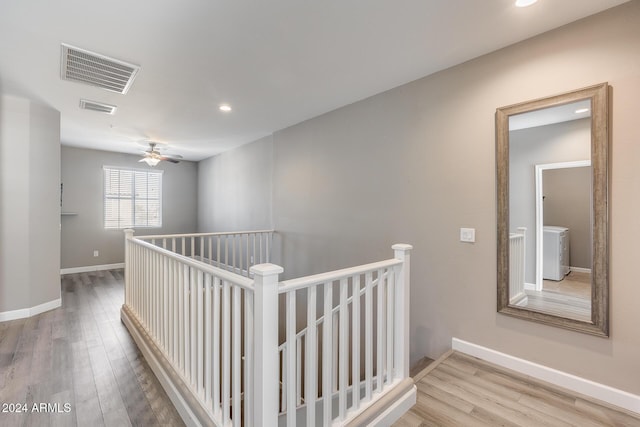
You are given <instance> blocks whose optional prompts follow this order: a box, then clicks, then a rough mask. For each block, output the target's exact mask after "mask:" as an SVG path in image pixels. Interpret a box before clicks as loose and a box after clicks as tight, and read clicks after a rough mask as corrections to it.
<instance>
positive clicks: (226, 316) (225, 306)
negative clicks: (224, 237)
mask: <svg viewBox="0 0 640 427" xmlns="http://www.w3.org/2000/svg"><path fill="white" fill-rule="evenodd" d="M230 305H231V301H230V300H229V283H228V282H227V281H223V283H222V419H223V421H224V423H225V424H226V423H227V422H228V421H229V415H230V414H229V403H230V402H229V399H230V392H231V390H230V385H231V384H230V370H231V360H230V356H231V348H230V347H231V345H230V342H231V339H230V332H229V329H230V315H231V313H230V311H231V310H230Z"/></svg>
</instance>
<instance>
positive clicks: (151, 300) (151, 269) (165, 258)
mask: <svg viewBox="0 0 640 427" xmlns="http://www.w3.org/2000/svg"><path fill="white" fill-rule="evenodd" d="M126 233H127V236H126V237H127V238H126V246H125V259H126V261H125V263H126V272H125V281H126V287H125V307H124V308H123V310H126V311H127V314H128V315H129V316H132V317H134V318H135V320H136V321H137V322H138V324H139V325H140V327H141V328H142V329H143V331H144V332H145V333H146V335H148V337H149V338H150V340H151V341H152V343H153V344H154V345H155V347H157V348H158V349H159V351H160V352H161V353H162V355H163V356H164V357H165V359H166V360H167V361H168V362H169V363H170V365H171V366H172V368H173V370H174V371H175V372H176V373H177V375H178V376H179V377H180V379H181V380H182V382H183V384H184V385H185V386H186V388H187V389H188V390H189V391H190V393H191V395H192V396H193V397H194V398H195V399H196V400H197V401H198V402H199V404H200V405H201V407H202V408H203V409H204V411H205V412H206V413H207V415H208V417H209V418H210V419H211V420H212V421H214V422H215V423H216V424H217V425H220V426H222V425H224V426H227V425H233V426H240V425H241V424H242V419H251V418H252V417H253V413H252V409H253V405H252V404H251V403H247V402H250V401H251V399H250V398H249V399H248V400H246V399H245V402H244V404H243V401H242V396H243V393H244V392H245V391H246V390H253V387H254V385H253V383H252V381H253V372H254V367H253V363H254V354H255V352H254V351H253V342H254V333H253V330H254V328H255V325H254V317H253V313H254V311H255V308H254V281H253V280H251V279H249V278H246V277H242V276H240V275H238V274H233V273H231V272H228V271H225V270H223V269H219V268H216V267H213V266H211V265H208V264H205V263H202V262H199V261H197V260H194V259H193V258H190V257H186V256H183V255H180V254H176V253H173V252H171V251H169V250H167V249H164V248H162V247H159V246H157V245H154V244H152V243H150V242H146V241H143V240H142V239H134V238H133V231H132V230H127V231H126ZM274 348H276V350H275V352H276V353H277V346H275V345H274ZM272 369H273V368H272Z"/></svg>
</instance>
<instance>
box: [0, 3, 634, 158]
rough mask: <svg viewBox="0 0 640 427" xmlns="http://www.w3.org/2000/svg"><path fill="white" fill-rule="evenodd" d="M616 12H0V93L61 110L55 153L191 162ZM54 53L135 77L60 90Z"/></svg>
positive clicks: (63, 7) (55, 7)
mask: <svg viewBox="0 0 640 427" xmlns="http://www.w3.org/2000/svg"><path fill="white" fill-rule="evenodd" d="M626 1H627V0H540V1H539V2H538V3H537V4H535V5H534V6H531V7H529V8H516V7H514V6H513V3H514V0H428V1H427V0H396V1H392V0H386V1H384V0H349V1H344V0H325V1H301V0H268V1H247V0H180V1H179V0H135V1H132V0H110V1H108V2H100V3H98V2H94V1H86V0H57V1H51V0H1V1H0V92H3V93H9V94H14V95H20V96H25V97H28V98H31V99H34V100H36V101H39V102H42V103H45V104H47V105H50V106H52V107H53V108H55V109H57V110H59V111H60V112H61V139H62V143H63V144H66V145H72V146H81V147H87V148H95V149H101V150H109V151H118V152H129V153H136V152H139V150H140V147H139V145H138V144H137V143H136V142H137V141H139V140H142V139H153V140H156V141H159V142H164V143H166V144H168V147H170V148H169V150H170V152H172V153H179V154H182V155H183V156H184V157H185V158H186V159H190V160H200V159H203V158H206V157H209V156H211V155H214V154H217V153H219V152H222V151H225V150H228V149H230V148H233V147H236V146H238V145H240V144H243V143H247V142H251V141H254V140H256V139H258V138H260V137H263V136H265V135H269V134H271V133H272V132H274V131H276V130H278V129H282V128H285V127H287V126H290V125H293V124H295V123H299V122H301V121H304V120H306V119H309V118H311V117H315V116H317V115H320V114H322V113H325V112H327V111H331V110H333V109H336V108H338V107H341V106H343V105H347V104H350V103H353V102H355V101H358V100H360V99H363V98H366V97H369V96H371V95H374V94H376V93H380V92H382V91H385V90H387V89H390V88H393V87H395V86H398V85H401V84H403V83H406V82H409V81H412V80H415V79H418V78H420V77H423V76H426V75H428V74H431V73H434V72H436V71H439V70H442V69H445V68H448V67H450V66H452V65H455V64H459V63H461V62H464V61H467V60H469V59H472V58H474V57H477V56H480V55H482V54H485V53H488V52H491V51H494V50H496V49H499V48H501V47H504V46H507V45H510V44H513V43H515V42H518V41H520V40H523V39H526V38H529V37H531V36H534V35H536V34H539V33H542V32H545V31H548V30H550V29H553V28H556V27H558V26H561V25H564V24H566V23H569V22H572V21H574V20H577V19H580V18H582V17H585V16H588V15H591V14H594V13H596V12H599V11H601V10H604V9H607V8H610V7H613V6H615V5H618V4H621V3H625V2H626ZM61 43H68V44H71V45H73V46H77V47H80V48H83V49H87V50H90V51H93V52H96V53H100V54H103V55H107V56H110V57H113V58H116V59H120V60H123V61H127V62H131V63H133V64H138V65H140V66H141V67H142V70H141V71H140V73H139V75H138V77H137V78H136V80H135V82H134V83H133V86H132V87H131V89H130V90H129V92H128V94H126V95H121V94H117V93H111V92H107V91H104V90H102V89H98V88H94V87H91V86H85V85H82V84H78V83H73V82H68V81H63V80H61V79H60V44H61ZM81 98H85V99H89V100H92V101H99V102H104V103H107V104H114V105H117V107H118V110H117V112H116V114H115V115H113V116H111V115H106V114H101V113H96V112H92V111H86V110H81V109H79V108H78V104H79V100H80V99H81ZM225 102H226V103H229V104H231V105H232V107H233V111H232V112H231V113H222V112H220V111H219V110H218V105H219V104H220V103H225Z"/></svg>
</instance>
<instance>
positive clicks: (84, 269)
mask: <svg viewBox="0 0 640 427" xmlns="http://www.w3.org/2000/svg"><path fill="white" fill-rule="evenodd" d="M117 268H124V262H119V263H117V264H102V265H87V266H85V267H71V268H62V269H60V274H72V273H87V272H90V271H103V270H115V269H117Z"/></svg>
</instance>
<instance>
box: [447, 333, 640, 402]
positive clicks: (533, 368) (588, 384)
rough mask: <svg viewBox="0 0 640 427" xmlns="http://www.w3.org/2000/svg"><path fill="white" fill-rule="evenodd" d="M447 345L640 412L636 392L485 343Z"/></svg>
mask: <svg viewBox="0 0 640 427" xmlns="http://www.w3.org/2000/svg"><path fill="white" fill-rule="evenodd" d="M451 345H452V347H453V349H454V350H457V351H459V352H461V353H465V354H468V355H470V356H475V357H477V358H479V359H482V360H486V361H487V362H491V363H494V364H496V365H499V366H502V367H504V368H507V369H511V370H514V371H516V372H519V373H521V374H525V375H529V376H531V377H533V378H536V379H539V380H542V381H546V382H548V383H551V384H554V385H556V386H559V387H563V388H566V389H568V390H571V391H574V392H576V393H580V394H582V395H585V396H588V397H591V398H594V399H598V400H601V401H603V402H606V403H608V404H610V405H614V406H617V407H619V408H623V409H626V410H628V411H631V412H634V413H636V414H640V396H638V395H635V394H631V393H628V392H626V391H623V390H619V389H616V388H613V387H609V386H607V385H604V384H600V383H597V382H594V381H591V380H588V379H585V378H581V377H578V376H575V375H572V374H569V373H566V372H562V371H558V370H557V369H553V368H549V367H547V366H544V365H539V364H537V363H533V362H529V361H528V360H524V359H520V358H518V357H514V356H511V355H508V354H505V353H501V352H499V351H496V350H492V349H490V348H487V347H482V346H480V345H476V344H472V343H470V342H467V341H463V340H460V339H458V338H453V339H452V340H451Z"/></svg>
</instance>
